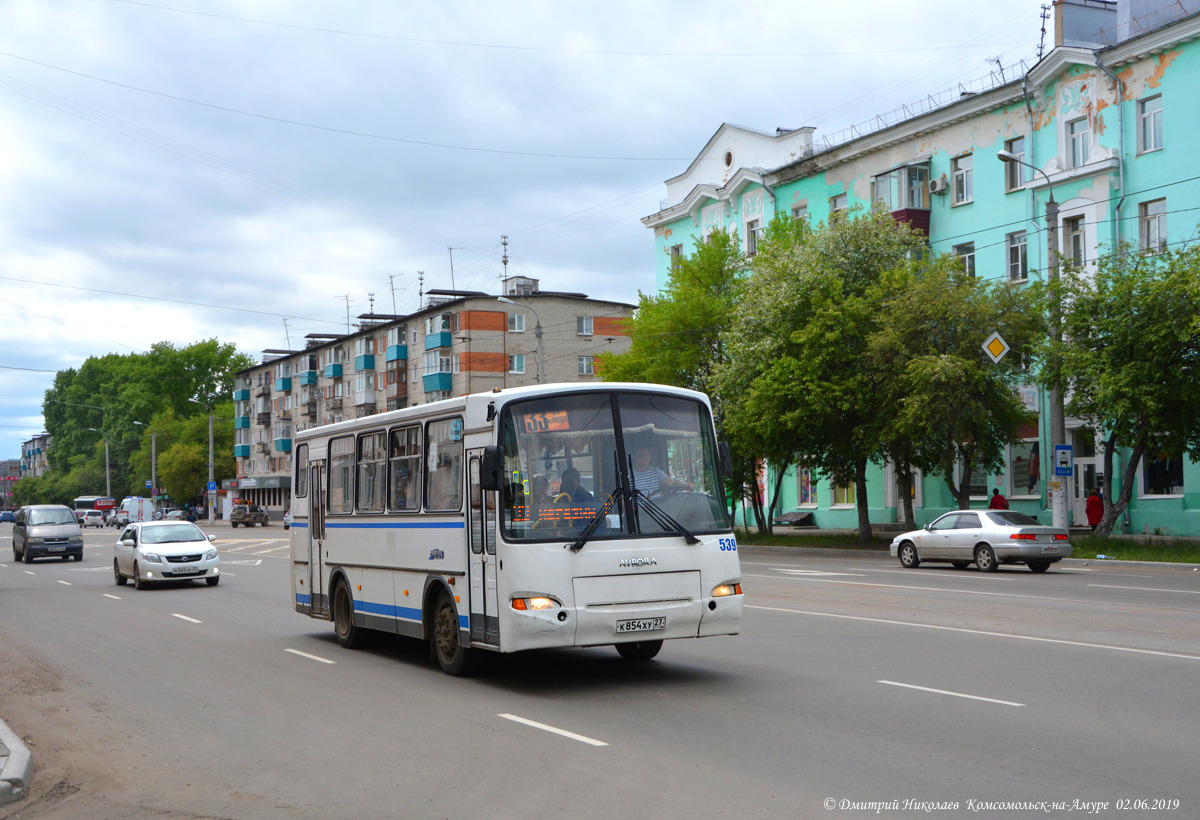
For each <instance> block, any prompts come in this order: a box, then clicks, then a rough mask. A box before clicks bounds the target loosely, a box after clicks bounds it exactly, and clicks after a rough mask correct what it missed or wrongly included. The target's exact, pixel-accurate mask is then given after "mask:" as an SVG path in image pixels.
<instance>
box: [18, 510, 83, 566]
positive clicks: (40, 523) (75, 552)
mask: <svg viewBox="0 0 1200 820" xmlns="http://www.w3.org/2000/svg"><path fill="white" fill-rule="evenodd" d="M12 548H13V560H14V561H24V562H25V563H27V564H30V563H33V559H34V558H61V559H62V560H64V561H66V560H67V559H68V558H74V559H75V560H76V561H82V560H83V532H82V531H81V530H80V529H79V523H78V522H77V521H76V520H75V512H74V511H73V510H72V509H71V508H70V507H64V506H63V505H62V504H33V505H31V506H28V507H22V508H21V509H19V510H17V514H16V516H15V518H14V519H13V530H12Z"/></svg>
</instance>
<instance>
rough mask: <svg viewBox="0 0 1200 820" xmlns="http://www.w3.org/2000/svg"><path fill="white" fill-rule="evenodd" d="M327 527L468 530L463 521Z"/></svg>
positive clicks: (328, 524)
mask: <svg viewBox="0 0 1200 820" xmlns="http://www.w3.org/2000/svg"><path fill="white" fill-rule="evenodd" d="M325 526H326V527H327V528H329V529H345V530H461V529H466V524H465V523H464V522H462V521H425V522H416V521H414V522H396V523H392V522H390V521H382V522H364V523H361V524H358V523H350V522H344V523H342V522H338V523H334V522H333V521H326V522H325Z"/></svg>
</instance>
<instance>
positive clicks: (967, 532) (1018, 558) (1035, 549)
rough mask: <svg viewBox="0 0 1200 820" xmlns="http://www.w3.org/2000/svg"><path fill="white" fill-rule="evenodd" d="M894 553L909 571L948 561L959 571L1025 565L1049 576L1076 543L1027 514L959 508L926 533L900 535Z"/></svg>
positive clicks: (897, 537)
mask: <svg viewBox="0 0 1200 820" xmlns="http://www.w3.org/2000/svg"><path fill="white" fill-rule="evenodd" d="M891 552H892V556H893V557H894V558H899V559H900V564H901V566H904V567H907V568H909V569H913V568H915V567H918V566H920V565H921V562H922V561H929V562H933V561H947V562H949V563H951V564H953V565H954V566H955V567H957V568H958V569H963V568H964V567H966V566H968V565H970V564H975V566H976V567H978V568H979V569H980V571H981V572H995V571H996V569H997V568H998V567H999V566H1000V564H1024V565H1025V566H1027V567H1029V569H1030V570H1032V571H1033V572H1045V571H1046V570H1048V569H1049V568H1050V565H1051V564H1053V563H1055V562H1056V561H1061V560H1062V559H1064V558H1070V557H1071V544H1070V542H1069V541H1068V540H1067V531H1066V530H1064V529H1061V528H1058V529H1056V528H1054V527H1047V526H1044V525H1042V524H1040V523H1038V520H1037V519H1036V518H1033V517H1032V516H1028V515H1026V514H1025V513H1019V512H1014V511H1012V510H954V511H953V512H948V513H946V514H945V515H942V516H940V517H939V518H937V519H935V520H934V521H931V522H930V523H928V524H926V525H925V527H924V528H923V529H919V530H913V531H912V532H906V533H904V534H903V535H897V536H896V537H895V538H894V539H893V540H892V545H891Z"/></svg>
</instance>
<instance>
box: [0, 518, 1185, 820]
mask: <svg viewBox="0 0 1200 820" xmlns="http://www.w3.org/2000/svg"><path fill="white" fill-rule="evenodd" d="M9 529H10V526H9V525H2V526H0V678H2V679H3V685H0V717H2V718H3V719H4V720H5V721H6V722H7V723H8V725H9V726H10V728H12V729H13V730H14V731H16V732H17V733H18V734H19V735H20V736H22V737H23V738H25V739H26V741H27V742H28V743H29V745H30V746H31V748H32V750H33V754H34V758H35V764H36V766H37V768H36V771H35V773H34V777H33V783H32V786H31V789H30V794H29V797H28V798H27V799H26V800H24V801H23V802H21V803H17V804H12V805H10V806H6V807H2V808H0V818H9V817H38V818H150V817H164V816H170V817H237V818H276V817H279V818H282V817H287V818H297V817H305V818H306V817H314V818H316V817H320V818H328V817H342V816H351V815H353V816H356V817H361V818H373V817H380V818H384V817H403V818H408V817H414V818H426V817H429V818H440V817H445V818H476V817H479V818H482V817H487V818H509V817H512V818H517V817H520V818H528V817H534V818H538V817H546V818H550V817H555V818H558V817H562V818H577V817H587V818H592V817H595V818H620V820H630V819H631V818H646V817H655V818H684V817H687V818H695V817H738V818H778V817H797V818H808V817H840V816H846V817H867V816H872V817H875V816H881V817H906V816H913V815H925V816H928V815H934V816H940V817H965V816H970V817H1002V818H1017V817H1035V816H1037V817H1046V816H1064V815H1066V814H1068V813H1071V814H1082V815H1085V816H1100V817H1116V816H1120V817H1176V818H1198V817H1200V780H1198V779H1197V776H1196V768H1197V762H1198V761H1200V755H1198V754H1197V751H1196V749H1197V742H1196V737H1197V735H1198V734H1200V733H1198V731H1197V730H1198V729H1200V687H1198V686H1197V685H1196V684H1197V681H1198V680H1200V572H1198V573H1192V572H1187V571H1181V570H1178V569H1160V568H1156V567H1128V568H1121V567H1117V566H1111V565H1102V566H1099V567H1097V566H1090V567H1085V566H1063V565H1056V566H1055V567H1054V568H1052V569H1051V571H1050V572H1049V573H1047V574H1045V575H1034V574H1033V573H1030V572H1028V571H1027V570H1025V569H1024V568H1004V569H1002V570H1001V571H1000V572H999V573H996V574H989V575H985V574H982V573H978V572H976V571H974V570H973V569H972V570H953V569H950V568H948V567H947V568H940V567H936V566H923V567H921V568H920V569H917V570H903V569H902V568H901V567H900V566H899V565H898V564H897V563H896V562H895V561H894V559H890V558H887V557H886V556H881V555H878V554H868V555H861V556H845V557H843V556H812V555H794V554H781V553H772V552H755V551H751V550H743V551H742V554H741V558H742V566H743V587H744V589H745V590H746V605H747V609H746V613H745V619H744V623H743V631H742V634H741V635H740V636H737V637H733V638H710V639H705V640H702V641H676V642H673V643H668V644H667V645H666V646H665V647H664V649H663V651H662V653H661V654H660V655H659V656H658V658H657V659H656V660H654V661H652V662H650V663H648V664H640V665H639V664H630V663H626V662H625V661H623V660H621V659H620V658H619V657H618V655H617V654H616V652H615V651H613V650H611V649H608V648H604V649H589V650H569V651H554V652H542V653H536V654H528V655H518V656H505V657H501V658H497V659H495V662H494V663H492V664H490V665H489V666H488V667H487V668H486V669H485V671H484V672H483V673H482V674H481V675H480V676H478V677H476V678H473V679H453V678H449V677H447V676H445V675H443V674H442V673H441V672H440V671H438V670H437V667H436V664H434V663H431V662H430V660H429V657H428V651H427V649H426V648H425V647H424V646H423V645H421V644H419V643H415V642H408V641H401V640H397V639H389V638H382V639H380V640H378V641H375V642H374V643H373V645H372V646H370V647H368V648H367V649H365V650H360V651H347V650H343V649H341V648H340V647H338V646H337V644H336V642H335V641H334V639H333V633H332V628H331V626H330V625H329V624H328V623H327V622H323V621H314V620H311V619H308V618H305V617H304V616H301V615H299V614H297V613H295V612H293V611H292V610H291V608H290V604H289V593H288V580H287V579H288V562H287V559H286V555H287V549H286V542H285V541H284V540H283V539H284V536H285V533H284V532H283V531H282V530H281V529H280V528H278V527H273V528H270V529H266V530H260V529H258V528H255V529H251V530H241V529H239V530H228V529H222V530H218V531H217V532H218V535H219V538H220V540H219V541H218V546H219V547H221V549H222V561H223V566H222V570H223V572H222V582H221V585H220V586H218V587H212V588H210V587H206V586H205V585H203V584H195V583H191V584H189V583H184V584H181V585H178V586H172V587H168V588H160V589H151V590H146V591H141V592H139V591H135V590H133V588H132V587H117V586H115V585H114V584H113V579H112V573H111V542H112V541H113V540H114V539H115V533H114V531H112V530H105V531H103V532H95V531H93V532H89V533H88V535H87V546H86V547H85V554H84V560H83V562H82V563H78V562H56V561H48V562H45V561H43V562H37V563H35V564H33V565H26V564H18V563H14V562H12V561H11V555H12V553H11V549H10V547H9V541H8V540H7V536H8V534H9ZM1156 800H1157V801H1166V802H1165V803H1157V804H1156V803H1154V802H1153V801H1156ZM827 801H832V803H830V805H832V806H833V808H832V809H828V808H826V806H827ZM906 801H907V802H906ZM1122 801H1125V802H1122ZM1175 801H1178V802H1175ZM939 804H941V806H943V807H941V808H939Z"/></svg>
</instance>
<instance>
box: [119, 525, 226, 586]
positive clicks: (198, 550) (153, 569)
mask: <svg viewBox="0 0 1200 820" xmlns="http://www.w3.org/2000/svg"><path fill="white" fill-rule="evenodd" d="M215 538H216V536H215V535H205V534H204V533H203V532H202V531H201V530H200V528H199V527H197V526H196V525H195V524H192V523H190V522H188V521H146V522H135V523H133V524H129V525H128V526H126V527H125V530H124V531H123V532H122V533H121V537H120V538H119V539H117V543H116V544H114V545H113V551H114V552H113V578H114V579H115V580H116V582H117V586H125V583H126V582H127V581H128V580H129V579H130V578H132V579H133V586H134V588H135V589H145V588H146V586H147V585H149V584H153V583H158V582H160V581H191V580H196V579H200V578H203V579H204V582H205V583H207V584H208V585H209V586H210V587H215V586H216V585H217V584H219V583H220V582H221V557H220V555H218V554H217V548H216V547H214V546H213V545H212V541H213V540H214V539H215Z"/></svg>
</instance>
